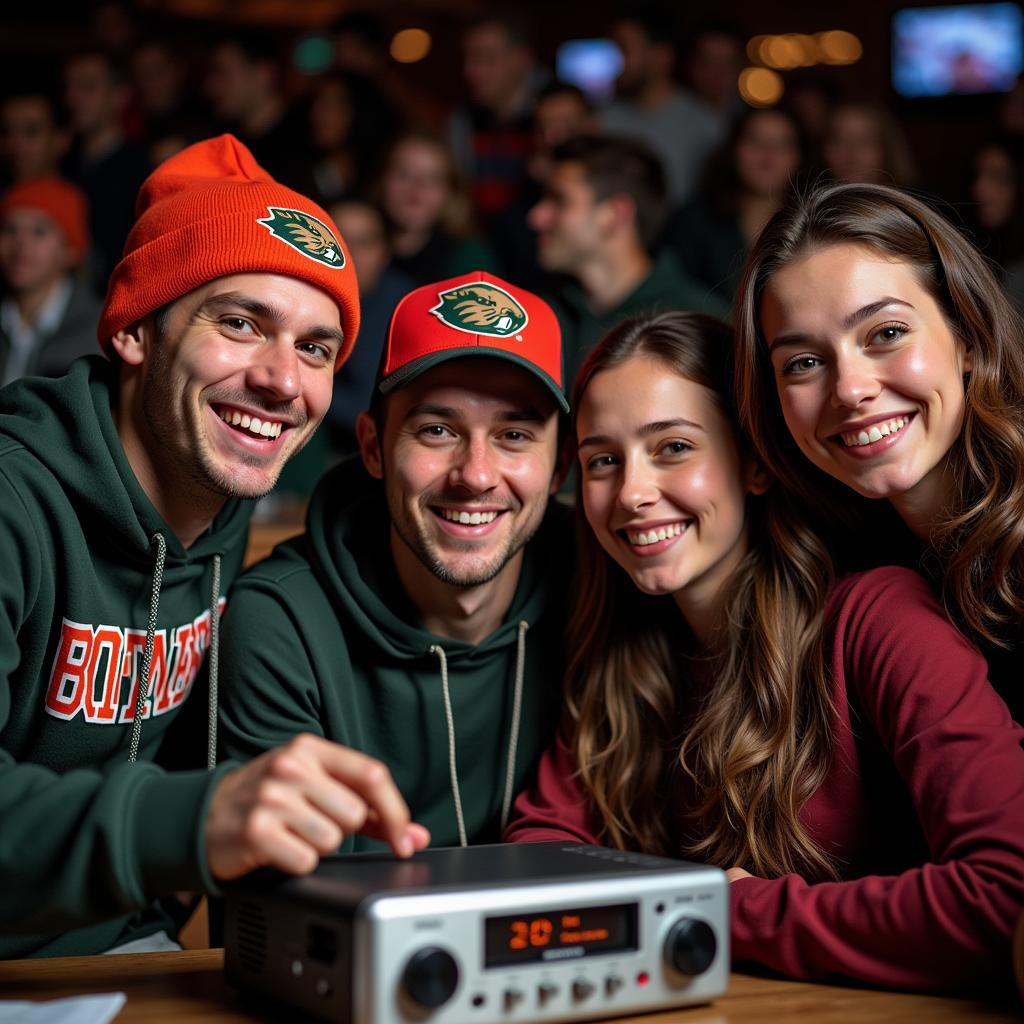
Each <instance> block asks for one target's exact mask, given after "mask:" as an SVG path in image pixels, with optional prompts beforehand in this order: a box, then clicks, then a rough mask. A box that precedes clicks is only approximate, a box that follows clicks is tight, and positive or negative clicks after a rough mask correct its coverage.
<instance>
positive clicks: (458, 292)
mask: <svg viewBox="0 0 1024 1024" xmlns="http://www.w3.org/2000/svg"><path fill="white" fill-rule="evenodd" d="M437 297H438V298H439V299H440V300H441V301H440V302H438V304H437V305H436V306H434V307H433V308H432V309H431V310H430V312H431V313H433V314H434V315H435V316H436V317H437V318H438V320H440V321H441V322H442V323H445V324H447V325H448V326H449V327H453V328H455V330H457V331H465V332H466V333H468V334H490V335H493V336H495V337H498V338H504V337H505V336H506V335H508V334H515V333H516V332H517V331H521V330H522V329H523V328H524V327H525V326H526V324H527V321H528V320H529V317H528V316H527V315H526V310H525V309H523V307H522V306H520V305H519V303H518V302H516V300H515V299H513V298H512V296H511V295H509V293H508V292H507V291H505V289H504V288H499V287H497V285H493V284H484V282H483V281H473V282H471V283H470V284H462V285H459V286H458V288H452V289H450V290H449V291H446V292H438V294H437Z"/></svg>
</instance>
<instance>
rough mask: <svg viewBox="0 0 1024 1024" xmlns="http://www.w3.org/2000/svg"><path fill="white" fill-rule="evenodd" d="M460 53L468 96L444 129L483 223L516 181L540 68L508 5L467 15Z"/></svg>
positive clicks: (525, 158)
mask: <svg viewBox="0 0 1024 1024" xmlns="http://www.w3.org/2000/svg"><path fill="white" fill-rule="evenodd" d="M463 53H464V57H463V77H464V79H465V85H466V89H467V91H468V93H469V103H468V105H466V106H462V107H459V108H458V109H457V110H455V111H454V112H453V114H452V116H451V119H450V121H449V124H448V134H449V141H450V142H451V146H452V149H453V151H454V153H455V156H456V160H457V161H458V165H459V167H460V168H461V169H462V172H463V175H464V176H465V178H466V180H467V181H468V182H469V187H470V191H471V193H472V197H473V204H474V206H475V208H476V213H477V216H478V217H479V218H480V221H481V223H482V224H483V226H484V227H485V228H486V227H489V225H490V222H491V220H492V219H493V218H494V217H496V216H497V215H498V214H499V213H500V212H501V211H502V210H503V209H505V207H507V206H508V205H509V204H510V203H512V202H514V201H515V200H516V199H517V198H518V197H519V196H520V195H521V193H522V190H523V188H524V185H525V182H526V176H527V164H528V162H529V159H530V152H531V149H532V146H533V108H534V102H535V100H536V97H537V93H538V91H539V89H540V88H541V87H542V86H543V84H544V81H543V79H544V75H543V73H542V72H541V71H540V70H539V69H538V68H537V66H536V63H535V58H534V52H533V47H532V46H531V44H530V38H529V34H528V31H527V25H526V21H525V20H524V19H523V18H522V17H521V16H520V15H519V14H516V13H514V12H513V11H511V10H504V11H493V12H490V13H487V14H485V15H482V16H481V17H480V18H478V19H477V20H476V21H475V22H473V23H472V24H471V25H470V26H469V28H467V29H466V33H465V36H464V37H463ZM436 276H437V275H436V274H434V275H433V276H432V277H431V278H429V279H430V280H433V277H436Z"/></svg>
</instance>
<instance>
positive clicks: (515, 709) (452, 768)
mask: <svg viewBox="0 0 1024 1024" xmlns="http://www.w3.org/2000/svg"><path fill="white" fill-rule="evenodd" d="M529 628H530V624H529V623H528V622H527V621H526V620H525V619H524V620H523V621H522V622H520V623H519V634H518V639H517V643H516V675H515V686H514V689H513V695H512V724H511V726H510V727H509V737H508V760H507V762H506V765H505V794H504V796H503V798H502V802H501V830H502V832H504V831H505V826H506V825H507V824H508V816H509V811H510V810H511V808H512V796H513V788H514V786H515V768H516V753H517V751H518V748H519V722H520V719H521V717H522V708H523V675H524V670H525V667H526V631H527V630H528V629H529ZM430 653H431V654H435V655H437V658H438V661H440V663H441V694H442V697H443V699H444V717H445V724H446V725H447V727H448V774H449V778H450V781H451V789H452V801H453V802H454V804H455V823H456V825H457V826H458V830H459V845H460V846H468V845H469V842H468V841H467V839H466V819H465V818H464V817H463V814H462V793H461V791H460V789H459V770H458V765H457V763H456V758H455V716H454V715H453V714H452V696H451V690H450V688H449V686H448V655H447V654H446V653H445V650H444V648H443V647H442V646H441V645H440V644H432V645H431V647H430Z"/></svg>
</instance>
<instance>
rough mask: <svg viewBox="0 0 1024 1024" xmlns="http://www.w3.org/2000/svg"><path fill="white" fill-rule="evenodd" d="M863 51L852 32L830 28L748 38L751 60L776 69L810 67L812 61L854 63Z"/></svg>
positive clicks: (817, 62)
mask: <svg viewBox="0 0 1024 1024" xmlns="http://www.w3.org/2000/svg"><path fill="white" fill-rule="evenodd" d="M863 53H864V47H863V46H861V42H860V40H859V39H858V38H857V37H856V36H855V35H854V34H853V33H852V32H844V31H842V30H841V29H833V30H831V31H828V32H818V33H816V34H815V35H813V36H811V35H806V34H805V33H803V32H787V33H785V34H784V35H778V36H766V35H759V36H752V37H751V38H750V40H748V42H747V57H748V59H749V60H750V63H751V64H761V65H763V66H764V67H766V68H775V69H776V70H778V71H792V70H793V69H794V68H811V67H814V65H815V64H855V63H856V62H857V61H858V60H860V58H861V56H862V55H863Z"/></svg>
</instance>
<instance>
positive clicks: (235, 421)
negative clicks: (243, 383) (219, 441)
mask: <svg viewBox="0 0 1024 1024" xmlns="http://www.w3.org/2000/svg"><path fill="white" fill-rule="evenodd" d="M218 415H219V416H220V418H221V419H222V420H223V421H224V422H225V423H230V424H231V426H233V427H241V428H242V429H243V430H248V431H249V433H250V434H256V435H258V436H259V437H267V438H274V437H280V436H281V430H282V428H283V424H281V423H272V422H271V421H270V420H261V419H260V418H259V417H258V416H249V415H248V414H247V413H241V412H239V411H238V410H237V409H232V410H230V411H227V412H221V413H218Z"/></svg>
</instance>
